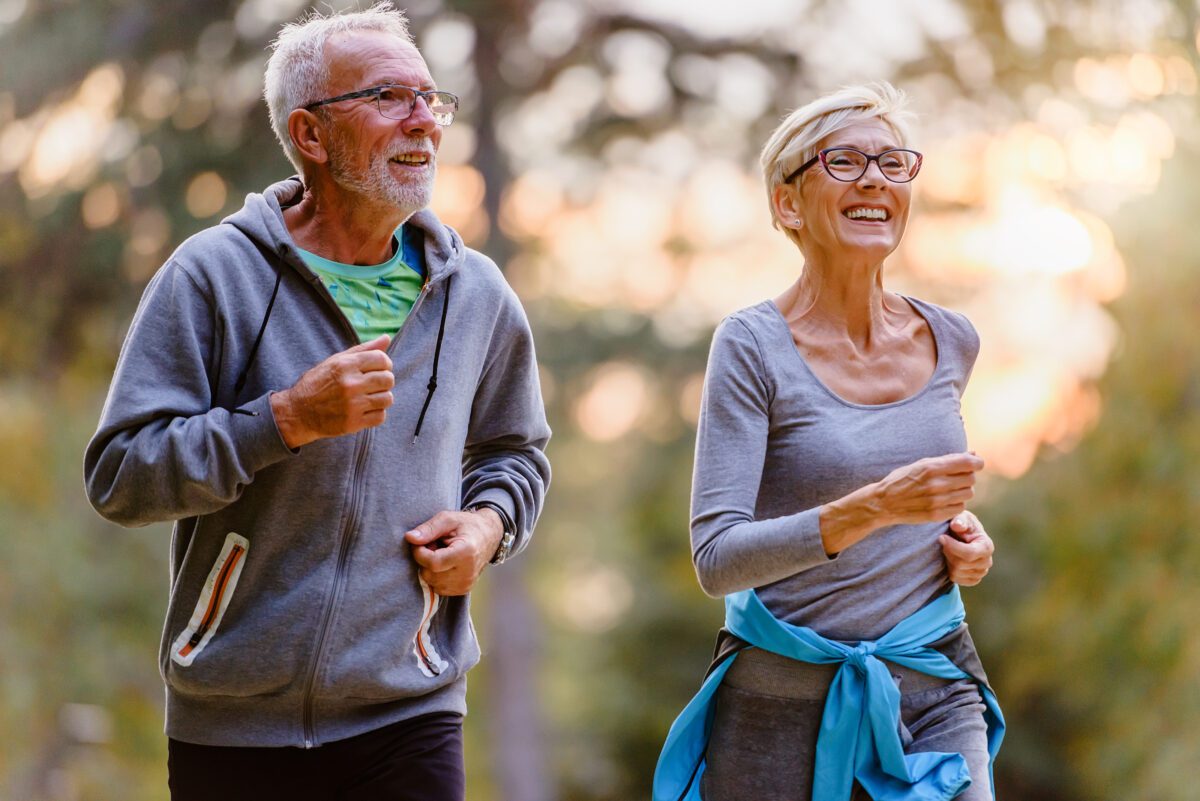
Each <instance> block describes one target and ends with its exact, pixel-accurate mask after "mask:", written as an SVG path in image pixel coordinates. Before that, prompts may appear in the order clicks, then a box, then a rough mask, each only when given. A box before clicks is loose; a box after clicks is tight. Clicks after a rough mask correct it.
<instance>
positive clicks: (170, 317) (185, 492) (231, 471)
mask: <svg viewBox="0 0 1200 801" xmlns="http://www.w3.org/2000/svg"><path fill="white" fill-rule="evenodd" d="M216 320H217V316H216V313H215V311H214V309H213V307H212V303H211V301H210V299H209V298H208V297H207V296H206V295H205V293H204V292H203V291H202V290H201V288H200V287H199V286H198V285H197V284H196V282H195V281H194V280H193V279H192V277H191V276H190V275H189V274H188V273H187V272H186V271H185V270H184V269H183V268H182V267H181V266H179V265H178V264H177V263H176V262H174V261H171V262H168V263H167V264H166V265H165V266H164V267H163V268H162V269H161V270H160V271H159V272H158V273H157V274H156V275H155V277H154V279H153V280H152V281H151V282H150V284H149V285H148V286H147V287H146V291H145V293H144V294H143V296H142V301H141V303H140V305H139V306H138V310H137V313H136V314H135V315H134V318H133V323H132V324H131V325H130V329H129V334H128V335H127V336H126V338H125V344H124V346H123V347H122V348H121V355H120V358H119V359H118V361H117V368H116V372H115V373H114V375H113V381H112V385H111V386H110V387H109V390H108V398H107V400H106V401H105V403H104V410H103V412H102V413H101V416H100V425H99V428H98V429H97V431H96V434H95V435H94V436H93V437H92V440H91V442H89V443H88V446H87V451H86V453H85V454H84V481H85V485H86V488H87V494H88V500H89V501H90V502H91V504H92V506H93V507H94V508H95V509H96V511H97V512H99V513H100V514H101V515H102V516H103V517H105V518H107V519H109V520H111V521H113V522H115V523H119V524H121V525H124V526H144V525H147V524H149V523H156V522H161V521H165V520H180V519H183V518H187V517H194V516H197V515H203V514H209V513H211V512H215V511H217V510H219V509H221V508H223V507H225V506H227V505H229V504H230V503H232V502H233V501H235V500H237V499H238V498H239V497H240V496H241V494H242V490H243V489H244V488H245V486H246V485H247V484H248V483H250V482H251V481H252V480H253V479H254V474H255V472H256V471H258V470H260V469H262V468H264V467H266V466H267V465H270V464H273V463H274V462H278V461H280V460H282V459H284V458H286V457H287V456H289V455H290V454H291V453H292V451H290V450H289V449H288V448H287V446H286V445H285V444H284V442H283V437H282V436H281V435H280V433H279V430H278V428H277V427H276V425H275V417H274V415H273V414H272V412H271V405H270V395H269V393H268V394H266V395H263V396H261V397H259V398H256V399H254V400H252V401H250V402H249V403H247V404H245V405H244V406H242V407H240V408H238V409H233V410H230V409H223V408H217V409H214V408H212V398H213V385H214V383H215V380H216V379H215V378H214V376H215V371H214V369H213V364H214V362H215V361H216V359H215V358H214V356H215V354H214V342H215V341H216V340H217V338H218V333H217V330H216V329H217V325H216Z"/></svg>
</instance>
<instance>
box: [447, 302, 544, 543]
mask: <svg viewBox="0 0 1200 801" xmlns="http://www.w3.org/2000/svg"><path fill="white" fill-rule="evenodd" d="M505 289H506V295H507V297H506V303H505V304H504V306H505V308H504V310H503V311H502V312H501V317H500V320H499V322H498V325H497V330H496V332H495V334H494V335H493V338H492V353H491V354H489V357H488V361H487V364H486V365H485V367H484V370H483V375H482V377H481V378H480V381H479V387H478V389H477V390H476V393H475V400H474V403H473V404H472V407H471V420H470V425H469V428H468V430H467V442H466V448H465V449H464V451H463V483H462V498H463V506H464V507H467V506H470V505H471V504H475V503H479V502H480V501H491V502H493V503H496V504H499V505H500V506H501V507H502V508H504V509H505V510H506V511H508V513H509V516H510V517H511V518H512V520H513V522H514V523H515V524H516V542H514V544H513V549H512V553H514V554H515V553H517V552H518V551H521V550H523V549H524V548H525V546H526V545H527V544H528V542H529V538H530V535H531V534H532V533H533V527H534V524H535V523H536V522H537V519H538V515H540V514H541V511H542V502H543V499H544V498H545V496H546V488H547V487H548V486H549V485H550V462H549V461H548V460H547V459H546V454H545V449H546V443H547V442H548V441H549V440H550V426H549V425H548V424H547V423H546V411H545V407H544V406H543V404H542V391H541V385H540V382H539V379H538V367H537V359H536V358H535V356H534V350H533V335H532V333H531V332H530V330H529V321H528V320H527V319H526V317H525V313H524V310H522V309H521V306H520V303H519V302H518V301H517V299H516V296H515V295H514V294H512V290H511V289H508V288H507V287H505Z"/></svg>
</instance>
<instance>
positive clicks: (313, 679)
mask: <svg viewBox="0 0 1200 801" xmlns="http://www.w3.org/2000/svg"><path fill="white" fill-rule="evenodd" d="M430 285H431V282H430V279H429V277H428V276H426V278H425V283H424V284H423V285H422V286H421V292H420V294H419V295H417V299H416V301H415V302H414V303H413V307H412V309H411V310H410V311H409V313H408V317H406V318H405V319H404V322H403V323H401V324H400V330H399V331H397V332H396V336H394V337H393V338H392V343H391V346H390V347H388V351H389V352H391V351H392V350H393V349H394V348H395V347H396V344H397V343H398V342H399V341H400V337H402V336H403V335H404V332H405V330H406V329H407V328H409V325H408V321H409V320H411V319H413V317H415V316H416V313H417V309H419V308H420V307H421V302H422V301H424V300H425V298H426V297H427V296H428V295H429V287H430ZM335 305H336V304H335ZM338 312H339V314H341V317H342V319H343V320H344V321H345V323H346V325H347V326H349V327H350V329H351V330H353V326H350V321H349V319H347V318H346V315H345V314H344V313H342V311H341V309H340V308H339V309H338ZM355 337H356V338H357V334H355ZM373 434H374V429H372V428H368V429H366V430H365V431H363V432H362V434H361V435H359V436H358V443H357V444H356V446H355V456H354V472H353V473H351V481H352V484H353V487H354V489H353V501H352V503H351V505H350V509H349V511H348V512H347V514H346V525H344V526H343V527H342V535H341V542H340V546H339V548H338V560H337V566H336V568H335V569H334V574H333V591H332V592H330V594H329V596H328V597H327V598H326V600H325V611H324V613H323V614H322V615H321V628H320V630H319V632H318V634H317V647H316V649H315V650H314V651H313V658H312V662H311V663H310V665H309V669H308V677H307V679H306V680H305V683H304V711H303V726H304V747H305V748H315V747H316V745H317V732H316V728H317V727H316V720H315V719H314V718H315V713H314V710H313V706H314V700H315V698H314V695H315V688H316V683H317V672H318V670H319V669H320V666H321V661H322V657H323V656H324V651H325V639H326V637H327V636H328V634H329V623H330V620H331V619H332V618H333V610H334V608H335V607H336V606H337V601H338V599H339V598H340V597H341V594H342V588H343V587H344V585H345V574H346V561H347V559H348V558H349V556H350V546H351V544H352V543H353V541H354V529H355V528H356V526H357V524H358V512H359V509H360V508H361V506H362V499H363V484H364V482H363V480H362V472H363V468H364V465H365V464H366V456H367V450H368V449H369V448H370V444H371V439H372V435H373Z"/></svg>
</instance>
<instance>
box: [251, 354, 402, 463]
mask: <svg viewBox="0 0 1200 801" xmlns="http://www.w3.org/2000/svg"><path fill="white" fill-rule="evenodd" d="M389 342H391V337H389V336H388V335H387V334H382V335H381V336H378V337H376V338H375V339H373V340H371V341H370V342H364V343H362V344H361V345H355V346H354V347H353V348H350V349H349V350H344V351H342V352H341V353H335V354H334V355H332V356H330V357H329V358H328V359H326V360H325V361H323V362H321V363H320V364H318V365H317V366H315V367H313V368H312V369H310V370H309V371H308V372H306V373H305V374H304V375H302V376H300V380H299V381H297V382H296V383H295V385H293V386H292V387H291V388H289V389H285V390H283V391H282V392H276V393H274V394H272V395H271V411H272V412H273V413H274V415H275V424H276V425H277V426H279V432H280V433H281V434H282V435H283V441H284V443H286V444H287V446H288V447H289V448H299V447H300V446H301V445H307V444H308V443H310V442H313V441H315V440H318V439H323V438H325V437H337V436H341V435H342V434H353V433H354V432H355V431H360V430H362V429H364V428H371V427H372V426H377V425H379V424H380V423H382V422H383V421H384V420H385V419H386V418H387V410H388V407H389V406H391V405H392V387H393V386H394V385H395V383H396V377H395V375H393V374H392V359H391V357H390V356H388V355H387V353H386V351H387V346H388V343H389Z"/></svg>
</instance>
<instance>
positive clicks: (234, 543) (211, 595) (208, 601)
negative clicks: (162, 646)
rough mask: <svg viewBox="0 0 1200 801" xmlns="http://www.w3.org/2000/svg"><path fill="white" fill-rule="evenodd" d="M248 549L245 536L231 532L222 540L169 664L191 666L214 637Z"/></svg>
mask: <svg viewBox="0 0 1200 801" xmlns="http://www.w3.org/2000/svg"><path fill="white" fill-rule="evenodd" d="M249 549H250V541H249V540H247V539H246V538H245V537H243V536H241V535H239V534H235V533H234V532H232V531H231V532H229V535H228V536H227V537H225V545H224V547H222V548H221V553H220V555H218V556H217V561H216V562H215V563H214V564H213V566H212V570H211V571H209V574H208V579H207V580H205V582H204V588H203V589H202V590H201V592H200V598H199V600H197V601H196V608H195V609H194V610H193V611H192V617H191V619H190V620H189V621H188V624H187V627H186V628H185V629H184V630H183V631H182V632H181V633H180V634H179V636H178V637H176V638H175V642H174V644H173V645H172V646H171V661H172V662H174V663H175V664H177V665H180V666H181V667H187V666H189V665H191V664H192V662H193V661H194V660H195V659H196V657H197V656H199V655H200V652H201V651H203V650H204V647H205V646H206V645H208V643H209V641H210V640H212V638H213V635H214V634H216V632H217V628H218V627H219V626H220V625H221V619H222V618H223V617H224V616H225V610H226V609H228V608H229V601H230V599H231V598H232V597H233V591H234V590H235V589H236V588H237V583H238V579H239V578H240V577H241V575H242V567H243V565H245V563H246V553H247V552H248V551H249Z"/></svg>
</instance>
